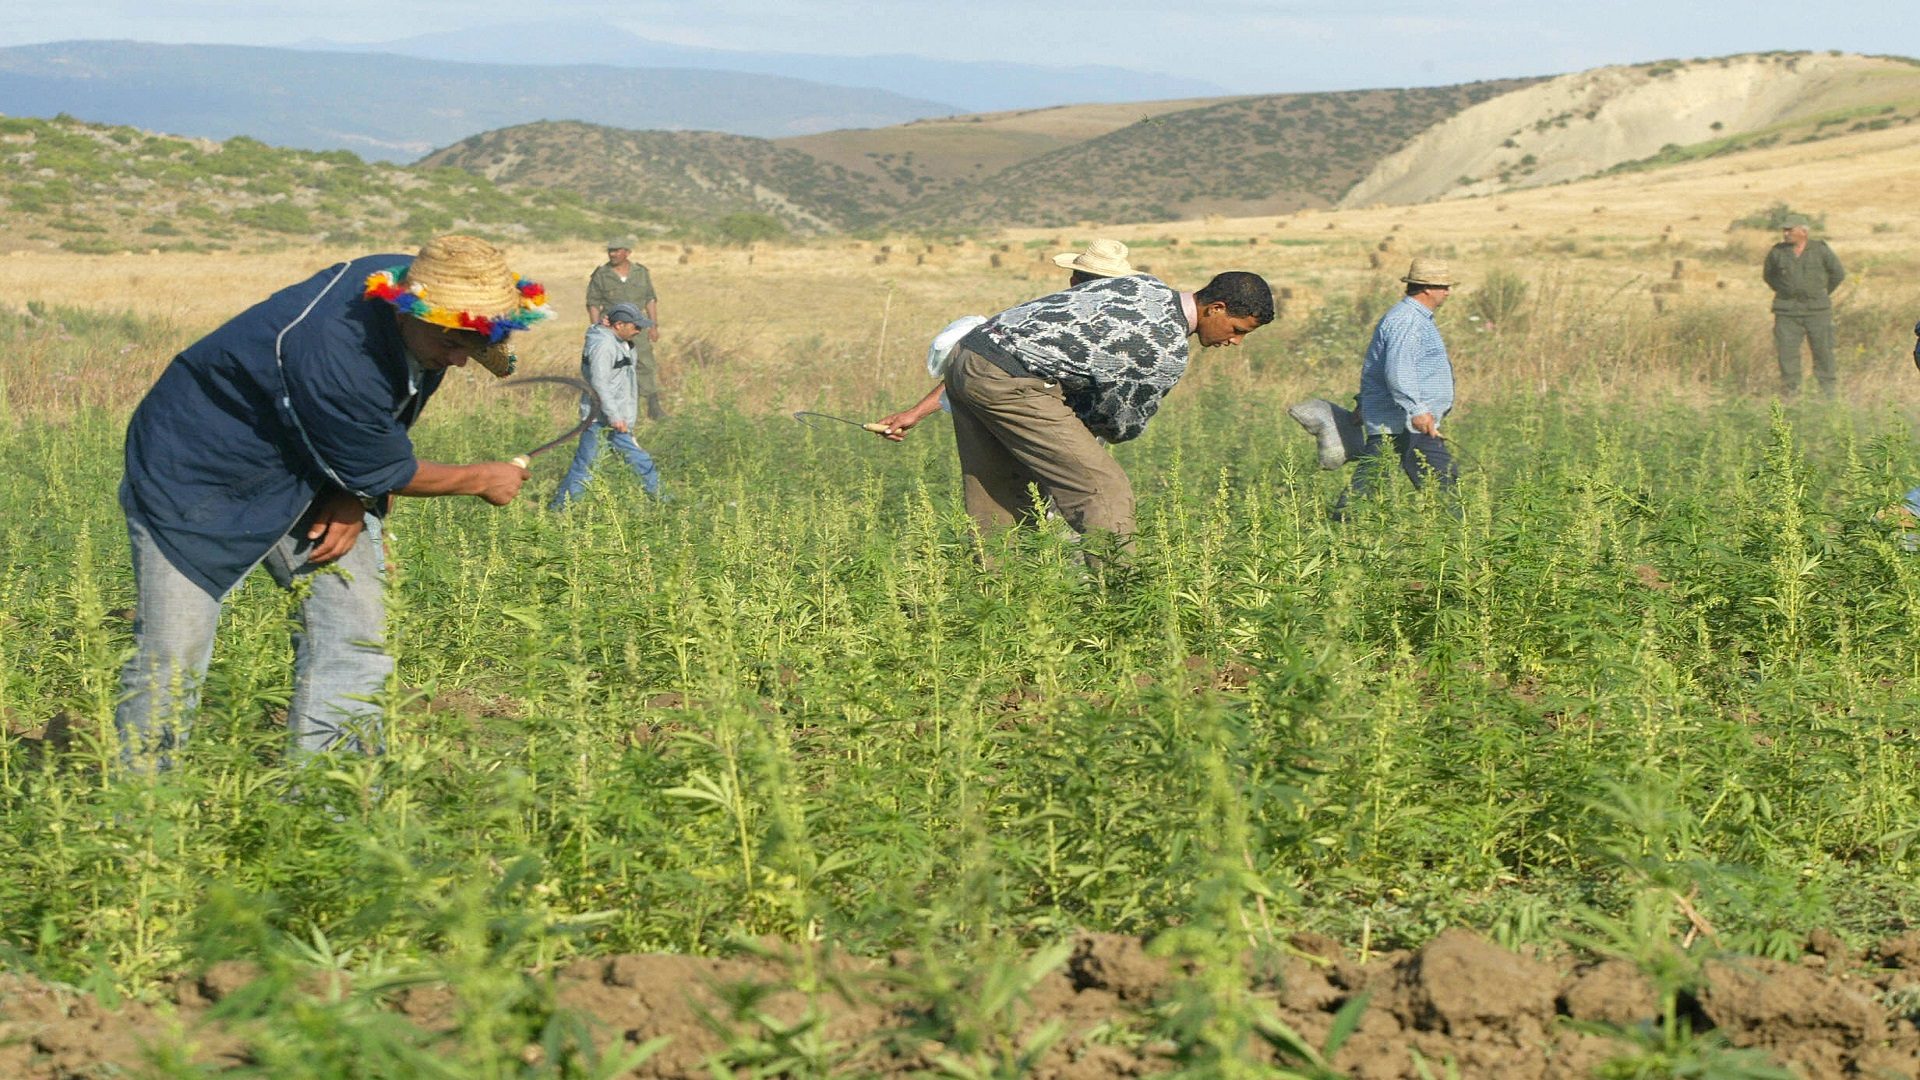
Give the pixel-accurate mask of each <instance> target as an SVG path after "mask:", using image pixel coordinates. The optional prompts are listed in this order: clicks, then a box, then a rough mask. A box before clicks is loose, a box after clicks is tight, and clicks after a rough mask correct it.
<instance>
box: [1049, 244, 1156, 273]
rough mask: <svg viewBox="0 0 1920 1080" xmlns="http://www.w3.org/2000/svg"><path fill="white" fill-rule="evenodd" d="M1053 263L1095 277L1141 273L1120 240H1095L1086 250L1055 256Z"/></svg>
mask: <svg viewBox="0 0 1920 1080" xmlns="http://www.w3.org/2000/svg"><path fill="white" fill-rule="evenodd" d="M1053 265H1055V266H1062V267H1065V268H1066V269H1068V270H1079V271H1082V272H1084V273H1088V274H1092V275H1093V276H1094V277H1129V276H1131V275H1133V274H1137V273H1139V271H1138V270H1135V269H1134V268H1133V264H1131V263H1129V262H1127V245H1125V244H1123V243H1121V242H1120V241H1118V240H1095V241H1094V242H1093V243H1091V244H1088V245H1087V250H1085V251H1063V252H1061V253H1060V254H1058V255H1055V256H1054V257H1053Z"/></svg>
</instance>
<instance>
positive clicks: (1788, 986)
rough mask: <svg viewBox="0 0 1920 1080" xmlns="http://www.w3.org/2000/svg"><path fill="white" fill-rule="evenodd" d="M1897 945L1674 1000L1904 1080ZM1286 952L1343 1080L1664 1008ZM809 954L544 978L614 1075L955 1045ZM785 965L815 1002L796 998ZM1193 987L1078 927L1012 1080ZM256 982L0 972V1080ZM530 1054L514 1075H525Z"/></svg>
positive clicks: (1566, 982)
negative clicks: (791, 1044)
mask: <svg viewBox="0 0 1920 1080" xmlns="http://www.w3.org/2000/svg"><path fill="white" fill-rule="evenodd" d="M1912 945H1913V943H1912V942H1910V941H1906V940H1903V939H1897V940H1896V941H1893V942H1887V943H1883V944H1882V945H1881V946H1880V947H1879V948H1877V949H1875V950H1872V951H1870V952H1869V953H1868V954H1867V957H1866V958H1865V959H1866V960H1867V962H1868V963H1869V964H1870V965H1874V966H1868V967H1866V968H1863V969H1860V970H1846V969H1844V966H1843V964H1842V963H1841V961H1840V958H1844V957H1845V956H1846V955H1847V954H1846V950H1845V949H1844V948H1842V947H1840V946H1839V945H1838V943H1837V938H1836V939H1833V940H1827V939H1825V938H1822V937H1820V936H1819V935H1815V936H1814V938H1813V939H1811V940H1809V942H1808V947H1809V950H1810V951H1809V952H1808V954H1807V958H1810V959H1812V960H1814V961H1815V963H1814V964H1812V965H1809V964H1806V963H1801V962H1793V961H1779V960H1765V959H1732V958H1729V959H1717V960H1713V961H1709V962H1708V963H1707V964H1706V965H1705V966H1704V967H1703V969H1702V970H1703V972H1704V975H1705V982H1704V985H1703V987H1702V988H1701V990H1700V991H1699V993H1698V995H1697V1001H1695V1002H1689V1003H1688V1004H1689V1006H1691V1007H1692V1008H1691V1011H1692V1012H1694V1014H1695V1019H1696V1025H1695V1026H1696V1030H1701V1031H1705V1030H1707V1029H1709V1028H1712V1029H1717V1031H1718V1033H1719V1034H1720V1035H1722V1036H1724V1037H1725V1038H1726V1039H1727V1040H1728V1041H1729V1042H1731V1043H1733V1044H1734V1045H1735V1046H1739V1047H1748V1048H1752V1049H1755V1050H1757V1051H1760V1052H1762V1053H1764V1054H1765V1055H1767V1056H1768V1057H1769V1058H1770V1059H1772V1060H1773V1061H1775V1062H1777V1063H1780V1064H1783V1065H1786V1066H1789V1067H1790V1068H1792V1069H1793V1070H1795V1072H1796V1074H1797V1075H1799V1076H1802V1077H1805V1078H1806V1080H1829V1078H1832V1080H1842V1078H1854V1077H1873V1076H1901V1077H1908V1076H1920V1029H1916V1028H1915V1025H1914V1023H1913V1020H1912V1019H1911V1017H1910V1016H1909V1015H1908V1013H1909V1012H1911V1011H1912V1010H1911V1009H1910V1008H1909V1007H1908V1004H1907V1000H1908V997H1907V996H1902V995H1901V994H1889V993H1888V992H1887V991H1888V987H1889V986H1891V985H1893V984H1894V983H1896V982H1898V981H1900V980H1904V979H1906V978H1907V974H1906V973H1905V972H1904V971H1902V970H1899V968H1900V965H1903V964H1906V963H1908V962H1909V958H1910V949H1911V947H1912ZM1288 946H1289V948H1286V949H1276V950H1266V951H1256V952H1254V953H1250V954H1249V957H1250V959H1249V961H1248V965H1247V969H1246V970H1247V972H1248V977H1249V987H1248V989H1249V991H1250V995H1251V997H1252V998H1253V999H1255V1000H1258V1001H1260V1002H1262V1003H1263V1007H1266V1008H1270V1009H1272V1010H1274V1015H1276V1016H1277V1018H1278V1019H1279V1020H1280V1021H1282V1022H1283V1023H1285V1024H1286V1025H1287V1026H1288V1027H1289V1028H1291V1029H1293V1030H1294V1031H1295V1032H1298V1033H1299V1034H1300V1036H1301V1037H1302V1038H1304V1039H1305V1040H1307V1041H1308V1042H1309V1043H1311V1044H1313V1045H1316V1046H1318V1045H1323V1044H1324V1041H1325V1039H1326V1037H1327V1034H1328V1032H1329V1031H1330V1030H1331V1027H1332V1024H1333V1018H1334V1014H1335V1013H1337V1012H1338V1011H1339V1010H1340V1009H1341V1008H1342V1007H1344V1006H1346V1005H1348V1004H1349V1003H1351V1002H1353V1001H1354V1000H1356V997H1357V995H1359V994H1362V993H1364V994H1365V995H1366V1009H1365V1011H1364V1013H1363V1014H1362V1016H1361V1018H1360V1022H1359V1025H1358V1028H1357V1029H1356V1030H1355V1032H1354V1033H1353V1036H1352V1038H1350V1039H1349V1040H1348V1041H1347V1043H1346V1044H1345V1045H1344V1046H1343V1047H1342V1048H1341V1049H1340V1051H1339V1053H1338V1054H1336V1055H1335V1057H1334V1061H1333V1063H1332V1064H1333V1065H1334V1067H1335V1068H1336V1069H1337V1070H1339V1071H1340V1072H1341V1074H1342V1075H1345V1076H1349V1077H1352V1078H1354V1080H1419V1078H1420V1077H1421V1076H1422V1075H1423V1074H1422V1072H1421V1068H1422V1066H1421V1062H1422V1061H1424V1062H1425V1063H1426V1068H1427V1070H1428V1075H1458V1076H1462V1077H1499V1078H1501V1080H1586V1078H1589V1077H1591V1076H1592V1075H1594V1070H1595V1069H1596V1068H1597V1067H1599V1066H1601V1065H1604V1064H1605V1063H1606V1062H1608V1061H1610V1060H1612V1059H1614V1058H1617V1057H1620V1056H1622V1055H1625V1054H1627V1053H1629V1052H1631V1050H1632V1048H1631V1047H1629V1046H1628V1045H1627V1044H1625V1043H1622V1042H1619V1041H1617V1040H1615V1039H1613V1038H1610V1037H1608V1036H1607V1035H1606V1034H1604V1032H1595V1031H1593V1030H1590V1029H1584V1028H1582V1027H1580V1026H1578V1025H1577V1024H1568V1023H1565V1022H1562V1019H1561V1018H1564V1019H1566V1020H1572V1021H1580V1022H1586V1023H1589V1024H1599V1025H1614V1026H1617V1027H1621V1028H1631V1027H1634V1026H1636V1025H1639V1024H1642V1023H1644V1022H1646V1021H1648V1020H1651V1019H1654V1018H1656V1017H1657V1016H1658V1014H1659V1012H1660V1008H1659V1000H1658V997H1657V995H1656V993H1655V990H1654V987H1653V985H1652V983H1651V982H1649V980H1648V979H1647V978H1646V977H1645V976H1644V975H1643V974H1642V973H1641V972H1640V971H1639V970H1638V969H1636V968H1635V967H1634V966H1633V965H1631V964H1628V963H1626V962H1624V961H1621V960H1601V961H1598V962H1580V963H1576V962H1573V961H1567V962H1563V963H1560V964H1549V963H1546V962H1543V961H1541V960H1537V959H1534V958H1531V957H1528V956H1523V955H1520V954H1517V953H1514V952H1510V951H1508V950H1505V949H1502V948H1499V947H1498V946H1495V945H1494V944H1492V943H1491V942H1489V941H1487V940H1486V939H1484V938H1481V937H1479V936H1478V935H1476V934H1473V933H1470V932H1467V931H1464V930H1451V931H1447V932H1444V933H1442V934H1441V935H1440V936H1439V937H1437V938H1435V939H1433V940H1432V941H1431V942H1429V943H1428V944H1427V945H1426V946H1424V947H1423V948H1421V949H1419V950H1417V951H1415V952H1399V953H1389V954H1384V955H1379V956H1376V957H1374V958H1373V959H1371V960H1370V961H1369V962H1368V963H1366V964H1360V963H1357V962H1355V961H1354V960H1352V959H1350V958H1348V957H1347V955H1346V954H1345V953H1344V951H1343V950H1342V949H1341V947H1340V944H1339V943H1338V942H1335V941H1333V940H1332V939H1329V938H1325V937H1321V936H1315V935H1307V934H1300V935H1296V936H1294V937H1293V938H1291V939H1290V940H1289V942H1288ZM1813 950H1818V951H1813ZM806 955H809V954H807V953H806V952H805V951H804V948H803V947H802V946H798V945H793V944H790V943H782V942H762V943H761V945H760V947H758V948H756V949H754V950H753V954H752V955H745V956H738V957H728V958H711V957H694V956H672V955H619V956H604V957H596V958H587V959H581V960H576V961H573V962H571V963H569V964H567V965H566V966H564V967H562V968H561V969H559V970H558V971H556V972H553V973H552V975H551V977H552V978H553V979H554V994H555V999H556V1001H557V1003H558V1005H559V1006H560V1007H561V1008H562V1009H564V1010H566V1011H568V1012H570V1013H572V1014H574V1015H576V1016H578V1017H580V1018H582V1019H583V1020H584V1021H585V1022H586V1024H587V1026H588V1029H589V1030H591V1031H592V1032H594V1033H595V1038H596V1039H597V1040H598V1041H599V1042H600V1044H601V1045H608V1044H611V1043H614V1042H619V1041H624V1042H625V1043H626V1044H628V1045H638V1044H640V1043H642V1042H646V1041H648V1040H651V1039H655V1038H659V1037H663V1036H664V1037H666V1038H668V1039H669V1040H670V1041H669V1042H668V1043H667V1045H666V1047H665V1049H663V1050H661V1051H660V1052H659V1053H657V1054H655V1055H654V1057H652V1058H650V1059H649V1060H648V1061H646V1062H645V1063H644V1064H643V1065H641V1066H640V1068H639V1069H638V1070H636V1071H635V1072H633V1073H631V1074H629V1075H630V1076H632V1077H636V1078H661V1080H665V1078H681V1077H687V1078H692V1077H707V1076H711V1075H714V1074H715V1073H716V1072H719V1071H722V1068H721V1066H724V1065H726V1061H725V1055H727V1054H728V1053H729V1052H730V1050H731V1049H734V1048H738V1047H741V1046H756V1045H758V1046H764V1045H766V1043H765V1040H766V1039H767V1038H768V1037H770V1036H771V1035H772V1034H773V1033H774V1032H775V1031H777V1030H780V1031H792V1030H802V1029H806V1030H810V1031H815V1032H817V1037H818V1039H819V1041H820V1044H821V1045H827V1046H832V1047H835V1048H837V1049H836V1051H835V1052H836V1053H837V1054H839V1055H841V1056H840V1057H838V1058H836V1059H835V1060H836V1067H837V1068H841V1069H843V1071H845V1072H846V1073H848V1074H859V1075H871V1076H889V1077H891V1076H907V1075H916V1074H918V1075H925V1074H927V1073H929V1072H933V1071H937V1070H939V1069H942V1068H943V1067H944V1066H942V1065H941V1064H940V1062H941V1061H943V1060H954V1059H953V1058H952V1055H955V1054H964V1053H965V1052H966V1051H965V1050H964V1048H962V1047H958V1046H956V1045H950V1044H949V1043H948V1042H946V1041H944V1040H946V1039H950V1038H953V1033H952V1032H950V1031H948V1030H947V1029H943V1028H942V1027H941V1026H940V1023H939V1020H938V1016H937V1010H932V1009H929V1008H928V1002H926V1001H924V1000H922V999H921V998H919V997H918V996H916V995H917V993H918V991H917V990H916V987H919V986H922V985H924V984H923V983H922V982H921V981H920V979H919V976H918V975H917V972H919V970H920V965H921V960H920V958H919V957H917V956H915V955H914V954H912V953H910V952H904V951H902V952H896V953H894V954H892V955H891V956H889V957H888V958H886V959H885V960H879V961H874V960H865V959H859V958H848V957H833V956H827V957H822V956H820V955H813V956H812V959H811V961H810V962H808V963H805V964H803V963H802V962H801V959H802V957H803V956H806ZM1829 965H1831V966H1829ZM803 970H804V971H806V972H808V974H807V975H806V978H805V983H806V985H809V986H811V987H812V989H811V992H803V991H802V989H800V987H801V985H802V979H801V972H802V971H803ZM1193 974H1194V973H1193V972H1191V971H1189V970H1187V969H1186V968H1185V967H1184V966H1183V965H1182V964H1181V963H1179V962H1178V961H1175V960H1169V959H1165V958H1162V957H1159V956H1155V955H1152V954H1151V953H1150V951H1149V950H1148V948H1147V947H1146V946H1145V944H1144V943H1143V942H1142V941H1141V940H1139V939H1137V938H1133V937H1126V936H1120V935H1113V934H1084V935H1082V936H1080V937H1079V938H1077V939H1076V940H1075V942H1074V945H1073V948H1072V951H1071V952H1070V953H1069V955H1068V959H1067V960H1066V961H1065V963H1063V964H1061V965H1060V967H1059V968H1057V969H1055V970H1053V971H1050V972H1047V973H1045V974H1044V975H1043V976H1041V977H1040V978H1039V980H1038V981H1037V982H1036V983H1035V984H1034V985H1032V986H1030V987H1028V988H1027V990H1026V993H1025V994H1024V995H1022V996H1021V998H1020V999H1019V1002H1018V1003H1017V1005H1015V1006H1014V1011H1013V1012H1012V1013H1011V1014H1010V1015H1011V1016H1012V1017H1013V1018H1014V1022H1015V1023H1016V1024H1017V1028H1016V1034H1014V1036H1013V1044H1014V1045H1022V1046H1024V1045H1027V1043H1026V1040H1027V1039H1029V1038H1031V1037H1033V1036H1034V1035H1035V1034H1037V1033H1039V1032H1041V1031H1043V1030H1045V1031H1048V1032H1050V1033H1051V1034H1053V1035H1055V1036H1057V1038H1055V1040H1054V1041H1053V1042H1052V1043H1051V1044H1050V1045H1049V1046H1048V1047H1047V1048H1046V1050H1045V1052H1044V1053H1041V1054H1038V1055H1037V1060H1035V1061H1034V1062H1033V1064H1032V1067H1031V1069H1030V1070H1029V1074H1030V1075H1032V1076H1035V1077H1043V1078H1050V1080H1102V1078H1107V1077H1130V1076H1146V1075H1155V1074H1161V1073H1166V1072H1169V1071H1171V1070H1172V1069H1173V1068H1174V1067H1175V1065H1176V1061H1175V1059H1174V1056H1173V1055H1174V1052H1175V1047H1174V1045H1173V1043H1172V1041H1171V1035H1172V1033H1171V1032H1170V1031H1168V1030H1167V1029H1165V1028H1164V1027H1163V1026H1160V1025H1162V1023H1163V1021H1164V1007H1165V1005H1166V1003H1167V1002H1169V1001H1171V1000H1173V999H1174V998H1175V997H1176V996H1177V995H1179V994H1181V993H1182V992H1183V984H1184V983H1185V981H1186V980H1187V979H1188V978H1189V977H1190V976H1192V975H1193ZM256 976H257V971H256V970H255V969H254V968H253V967H251V966H249V965H247V964H245V963H241V962H230V963H225V964H217V965H214V966H213V967H212V968H210V969H208V970H207V971H205V972H203V973H200V974H198V975H195V976H191V977H187V978H183V979H181V980H179V981H177V982H175V983H174V984H173V985H172V993H171V994H170V995H168V996H170V997H171V999H172V1000H171V1001H165V1002H163V1003H162V1004H160V1005H158V1006H150V1005H147V1004H143V1003H141V1002H137V1001H136V1002H128V1003H124V1004H121V1005H119V1006H117V1007H115V1008H111V1009H108V1008H103V1007H102V1006H101V1005H100V1004H99V1003H98V1002H96V1001H95V1000H94V999H92V998H91V997H89V996H87V995H84V994H80V993H77V992H74V991H71V990H66V989H61V988H57V987H54V986H50V985H48V984H45V983H41V982H39V981H37V980H34V979H30V978H25V977H21V976H14V975H7V974H0V1076H6V1077H10V1078H11V1077H19V1078H21V1080H66V1078H68V1077H81V1076H89V1077H90V1076H97V1075H109V1074H113V1073H115V1072H116V1071H126V1070H135V1071H137V1069H138V1068H139V1067H140V1065H141V1063H142V1062H143V1061H145V1060H147V1059H146V1058H145V1056H144V1055H145V1054H147V1053H148V1052H149V1049H150V1048H151V1047H153V1046H156V1045H174V1046H180V1045H190V1046H191V1047H192V1048H193V1049H192V1050H190V1051H189V1053H190V1054H192V1055H193V1056H194V1060H195V1061H197V1062H199V1063H201V1064H202V1065H205V1066H207V1068H208V1071H209V1073H210V1074H214V1075H217V1074H219V1072H220V1070H222V1069H224V1068H228V1067H231V1066H233V1065H235V1064H240V1063H244V1062H246V1061H247V1060H248V1048H247V1038H248V1033H247V1029H245V1028H240V1029H229V1028H227V1027H226V1026H225V1025H224V1024H223V1023H221V1022H216V1021H211V1020H209V1019H208V1016H209V1015H210V1012H209V1010H211V1009H212V1007H213V1006H214V1004H215V1003H217V1002H218V1001H220V1000H221V999H222V998H225V997H227V996H229V995H232V994H233V993H235V992H237V991H239V990H240V989H241V988H243V987H245V986H246V985H247V984H248V982H250V981H251V980H252V979H253V978H255V977H256ZM299 985H300V987H301V988H302V991H303V992H306V993H310V994H317V995H322V996H325V995H328V994H337V993H344V992H345V990H346V986H345V984H344V983H342V984H340V985H329V983H328V981H327V980H324V979H319V978H314V979H308V980H302V981H301V982H300V983H299ZM1187 989H1191V988H1190V987H1189V988H1187ZM1876 992H1878V993H1879V994H1880V995H1881V997H1882V998H1883V999H1884V1000H1879V999H1876V997H1875V993H1876ZM1908 996H1910V995H1908ZM741 1002H750V1005H748V1006H747V1007H744V1008H743V1007H740V1005H739V1003H741ZM390 1007H391V1008H392V1010H393V1012H394V1013H395V1014H396V1015H397V1017H398V1018H401V1019H404V1020H405V1021H406V1022H408V1023H410V1024H412V1025H414V1026H415V1027H417V1028H419V1029H420V1030H421V1032H422V1033H423V1036H424V1037H429V1038H430V1037H433V1036H445V1035H449V1034H450V1033H451V1032H452V1030H453V1025H454V1024H455V1022H456V1018H457V1016H458V1011H459V1010H458V1007H457V999H456V997H455V995H454V994H453V992H452V991H451V989H450V988H448V987H445V986H435V985H424V986H413V987H409V988H408V989H406V990H404V991H401V992H400V993H398V994H396V995H394V996H393V998H392V999H391V1002H390ZM1116 1035H1118V1036H1119V1037H1116ZM170 1040H171V1041H170ZM181 1040H185V1041H184V1043H183V1042H182V1041H181ZM534 1049H536V1048H529V1049H528V1050H527V1052H526V1053H527V1055H528V1056H522V1057H521V1063H522V1064H527V1063H529V1062H534V1061H536V1060H543V1059H538V1058H537V1055H534V1053H533V1051H534ZM540 1053H541V1054H544V1053H545V1051H544V1050H541V1051H540ZM1276 1053H1277V1052H1276ZM1416 1054H1417V1055H1418V1057H1416V1056H1415V1055H1416ZM1446 1063H1450V1065H1449V1064H1446ZM734 1064H736V1065H737V1064H739V1063H738V1062H735V1063H734ZM1446 1069H1451V1072H1450V1073H1449V1072H1446V1071H1444V1070H1446Z"/></svg>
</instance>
